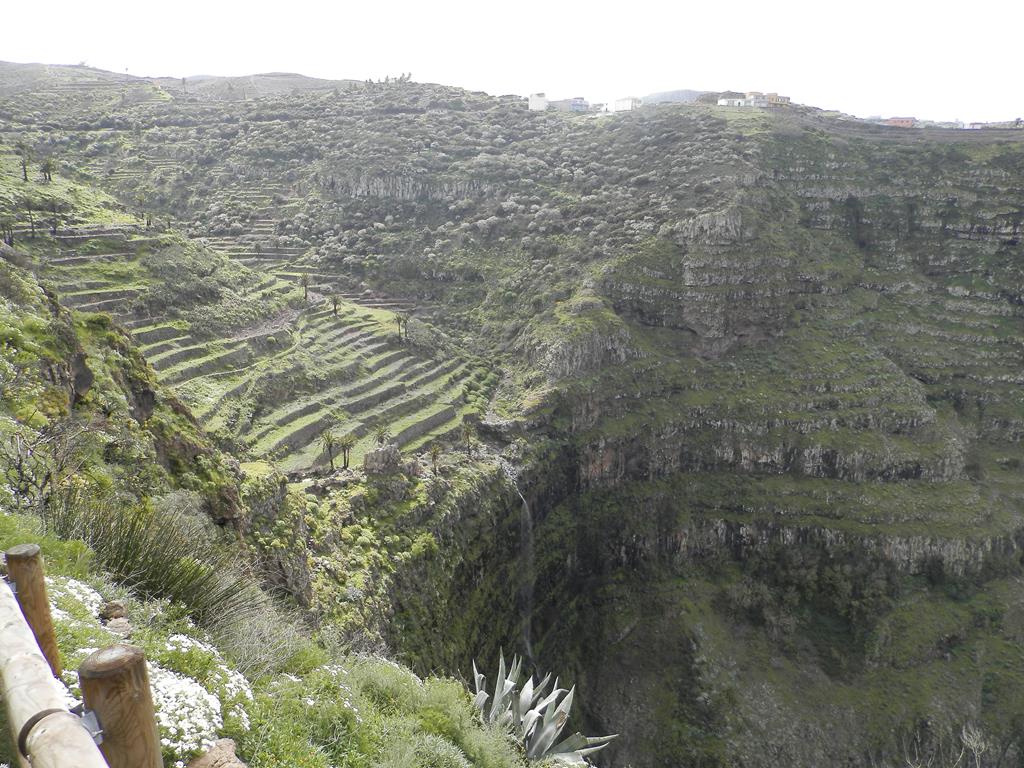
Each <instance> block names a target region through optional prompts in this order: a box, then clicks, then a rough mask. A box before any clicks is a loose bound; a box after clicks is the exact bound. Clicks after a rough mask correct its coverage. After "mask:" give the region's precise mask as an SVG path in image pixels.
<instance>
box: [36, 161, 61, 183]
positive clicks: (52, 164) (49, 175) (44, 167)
mask: <svg viewBox="0 0 1024 768" xmlns="http://www.w3.org/2000/svg"><path fill="white" fill-rule="evenodd" d="M39 170H41V171H42V172H43V181H47V182H49V181H53V172H54V171H55V170H57V162H56V161H55V160H54V159H53V158H52V157H48V158H46V159H45V160H43V162H42V163H41V164H40V165H39Z"/></svg>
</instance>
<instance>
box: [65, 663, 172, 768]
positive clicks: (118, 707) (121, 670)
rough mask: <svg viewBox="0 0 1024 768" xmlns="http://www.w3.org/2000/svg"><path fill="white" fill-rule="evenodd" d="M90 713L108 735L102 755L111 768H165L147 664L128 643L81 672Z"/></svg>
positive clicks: (80, 678) (82, 666)
mask: <svg viewBox="0 0 1024 768" xmlns="http://www.w3.org/2000/svg"><path fill="white" fill-rule="evenodd" d="M78 682H79V685H80V686H81V688H82V701H83V702H85V708H86V709H89V710H92V711H93V712H95V713H96V717H97V718H98V719H99V722H100V727H101V728H102V729H103V743H102V744H101V745H100V751H101V752H102V753H103V756H104V757H105V758H106V759H107V763H108V764H109V765H110V768H162V766H163V757H162V756H161V754H160V735H159V733H158V732H157V727H156V715H155V714H154V712H153V694H152V692H151V691H150V688H149V673H148V672H147V671H146V658H145V656H144V655H143V653H142V650H141V649H140V648H136V647H134V646H131V645H125V644H124V643H118V644H117V645H112V646H110V647H109V648H103V649H101V650H99V651H95V652H94V653H92V654H90V655H89V656H88V657H87V658H86V659H85V661H83V662H82V665H81V666H80V667H79V668H78Z"/></svg>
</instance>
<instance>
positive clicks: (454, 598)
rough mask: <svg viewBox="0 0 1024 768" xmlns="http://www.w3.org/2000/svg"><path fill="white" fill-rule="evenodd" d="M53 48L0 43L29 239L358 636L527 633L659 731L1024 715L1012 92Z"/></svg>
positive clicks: (722, 746) (711, 739)
mask: <svg viewBox="0 0 1024 768" xmlns="http://www.w3.org/2000/svg"><path fill="white" fill-rule="evenodd" d="M50 69H51V70H53V71H52V72H49V71H45V72H37V73H35V74H33V75H32V78H33V79H31V80H27V79H26V75H25V74H24V72H23V70H21V69H17V68H11V67H8V66H6V65H5V66H0V116H2V117H3V120H4V127H3V130H2V132H0V141H2V142H3V143H4V144H5V145H6V149H5V152H6V154H5V156H4V158H3V177H2V179H3V183H4V187H3V189H4V197H3V198H2V204H3V211H4V213H6V214H7V215H8V216H10V217H13V218H14V219H16V222H15V228H16V229H17V231H18V238H17V241H18V242H17V244H18V245H19V246H20V247H22V248H23V249H24V252H25V253H26V254H27V255H28V256H29V257H31V259H33V261H32V263H31V264H30V265H29V266H31V267H32V268H33V269H34V270H35V274H36V275H38V277H39V279H41V280H43V281H44V283H46V284H48V285H50V286H51V287H52V289H53V290H54V291H55V292H56V295H57V296H58V297H59V298H60V301H61V302H62V303H63V304H64V305H65V306H66V307H73V308H75V309H76V310H78V311H81V312H86V313H88V312H95V311H100V312H104V313H107V314H108V315H109V317H110V318H111V320H112V322H113V323H114V325H115V326H117V327H121V328H124V329H127V331H128V332H130V333H131V336H132V341H131V344H132V345H133V348H138V349H139V351H140V352H141V354H143V355H144V356H145V358H146V360H147V361H148V364H149V365H151V366H152V368H153V370H154V373H153V376H154V377H155V378H156V379H157V380H158V381H159V383H160V385H161V386H163V387H166V388H167V390H168V391H169V392H173V393H174V397H175V398H176V399H178V400H180V401H181V402H182V403H183V405H184V407H185V408H187V409H188V412H189V413H190V414H192V415H193V416H195V417H198V420H199V421H200V422H201V423H202V424H203V426H204V427H205V429H206V436H205V437H204V439H206V440H209V441H211V445H212V446H214V447H216V449H217V450H219V451H221V452H223V453H224V454H225V455H231V456H234V457H235V458H236V459H237V460H238V461H240V462H241V464H240V478H239V480H238V482H239V484H240V486H239V487H240V488H241V491H240V494H241V495H240V499H241V501H240V509H242V510H246V511H244V512H242V513H241V514H243V515H248V519H251V520H252V521H253V523H252V524H251V525H248V524H247V525H244V526H241V530H242V532H243V535H244V536H247V537H249V540H251V541H252V542H253V543H254V546H256V547H257V548H261V551H262V552H263V553H264V554H265V555H266V559H267V561H268V563H269V564H270V567H269V572H270V576H269V577H268V578H269V579H270V581H271V582H272V583H275V584H277V585H279V586H284V587H286V588H287V589H288V590H289V591H290V592H291V593H292V594H293V596H295V598H296V599H297V600H298V601H299V602H301V603H303V604H305V605H307V606H308V607H309V608H310V610H311V611H312V612H313V613H314V614H315V615H317V616H318V617H319V618H320V619H322V620H324V621H327V622H329V623H334V625H335V626H338V627H341V628H342V631H343V632H344V633H345V637H346V639H347V640H349V641H351V642H355V643H364V644H366V646H367V647H372V648H374V649H376V650H379V649H382V648H389V649H392V650H394V651H395V652H396V653H397V654H398V655H399V656H400V658H402V659H403V660H404V661H405V662H406V663H408V664H410V665H412V666H413V668H414V669H416V670H419V671H429V670H434V669H444V670H449V671H455V670H458V669H462V670H465V669H466V668H467V667H468V665H469V661H470V659H471V658H473V657H477V658H480V657H484V658H491V657H493V656H496V655H497V651H498V648H499V647H504V648H505V649H506V650H507V649H509V648H510V647H511V646H513V645H517V646H518V649H519V650H522V651H523V652H527V653H532V654H533V655H534V658H535V659H537V660H539V661H541V662H542V666H543V667H545V668H550V669H556V670H560V671H562V672H563V673H564V674H566V675H568V676H570V677H571V678H572V679H573V680H574V681H575V682H576V683H577V684H578V686H579V691H580V699H581V701H582V708H583V715H584V717H585V720H586V723H587V725H588V728H589V729H590V730H592V731H594V732H602V733H610V732H621V733H622V734H623V736H622V737H621V738H620V740H619V741H618V742H616V743H615V744H614V745H613V747H612V748H611V749H610V750H609V752H610V754H611V758H610V759H613V760H616V761H619V762H621V761H626V762H629V763H631V764H634V765H638V766H639V765H649V766H656V765H673V764H678V762H680V761H681V762H684V763H686V764H698V763H699V764H720V765H727V764H745V765H786V766H795V765H807V766H812V765H820V764H823V763H824V762H826V761H832V762H842V761H845V762H846V763H849V764H851V765H867V764H871V763H872V761H875V762H877V763H884V762H886V761H889V762H892V761H899V760H902V757H903V755H902V754H901V749H902V747H903V746H905V745H906V744H907V743H911V742H916V743H917V744H918V745H919V747H920V749H921V750H923V751H931V752H932V753H938V752H941V751H943V750H946V749H949V748H951V745H956V744H957V743H958V742H957V739H958V738H959V734H960V733H961V729H962V727H963V725H964V724H971V725H972V726H977V727H979V728H981V729H982V730H983V731H984V733H985V734H986V738H988V739H989V740H990V742H991V743H993V744H998V745H999V747H998V749H999V750H1000V751H1004V752H1005V754H1007V755H1017V754H1020V752H1021V750H1022V749H1024V747H1022V746H1021V744H1020V743H1019V738H1020V734H1019V731H1018V729H1017V726H1016V725H1015V723H1016V722H1017V718H1018V717H1019V716H1020V715H1024V701H1022V700H1021V699H1020V696H1019V693H1018V691H1019V690H1020V688H1019V686H1018V685H1017V684H1016V682H1015V681H1017V680H1019V679H1020V678H1021V676H1022V675H1024V659H1022V657H1021V655H1020V653H1019V651H1018V648H1019V634H1020V629H1019V623H1020V622H1019V616H1018V615H1017V614H1018V613H1019V611H1018V609H1017V605H1018V603H1019V601H1020V597H1021V595H1020V584H1019V583H1018V576H1019V574H1020V573H1021V543H1022V542H1024V538H1022V534H1024V521H1022V515H1021V510H1022V507H1021V501H1022V499H1024V480H1022V477H1021V474H1020V440H1021V437H1022V435H1024V398H1022V396H1021V392H1022V389H1021V386H1020V385H1021V384H1022V381H1021V374H1020V371H1021V363H1022V358H1024V322H1022V320H1024V318H1022V310H1021V307H1022V306H1024V293H1022V291H1024V273H1022V270H1021V266H1020V265H1021V263H1022V260H1021V256H1022V253H1021V250H1022V246H1021V226H1022V222H1024V208H1022V204H1021V200H1024V136H1022V134H1021V132H1019V131H1017V132H1015V131H1009V130H1007V131H998V130H994V131H986V132H980V131H976V132H971V131H949V130H942V129H901V128H893V127H887V126H880V125H872V124H866V123H862V122H859V121H853V120H846V119H843V118H842V117H841V116H836V115H831V114H827V113H822V112H820V111H817V110H812V109H806V108H790V109H779V110H755V109H751V110H743V111H739V110H723V109H718V108H716V107H714V106H710V105H702V104H673V105H662V106H649V107H644V108H641V109H639V110H635V111H632V112H628V113H622V114H615V115H579V116H577V115H569V114H561V113H547V112H544V113H531V112H529V110H528V109H527V108H526V105H525V103H524V102H522V101H521V100H519V99H517V98H515V97H502V98H494V97H490V96H488V95H486V94H480V93H470V92H466V91H462V90H460V89H456V88H450V87H446V86H440V85H429V84H419V83H413V82H407V81H405V80H399V81H395V82H390V81H389V82H387V83H351V82H348V81H344V84H343V85H341V84H339V85H331V86H327V85H326V84H325V85H324V86H323V87H320V86H316V87H313V84H312V83H310V84H309V85H310V87H298V86H296V87H285V86H284V85H283V83H285V82H288V81H289V80H290V79H291V78H292V76H259V77H257V78H256V80H255V81H250V80H248V79H246V78H242V79H221V80H217V81H215V82H216V85H214V84H211V85H210V87H209V88H208V90H207V91H205V92H203V93H207V94H209V96H208V97H207V96H204V95H202V93H201V92H200V91H201V89H203V88H204V87H205V86H204V85H203V84H202V83H197V84H196V89H197V91H196V93H195V94H192V93H188V94H186V93H185V92H184V90H177V89H180V87H181V85H180V82H179V83H177V84H175V83H173V82H160V81H148V80H142V79H139V80H135V79H131V80H127V81H123V82H121V83H119V84H118V85H116V86H111V85H104V83H106V82H107V81H108V80H109V79H110V78H108V77H106V76H103V75H96V77H95V78H94V79H93V80H90V79H89V78H88V77H85V74H87V72H86V71H77V68H50ZM72 70H74V71H72ZM25 82H28V83H29V84H28V85H19V83H25ZM204 82H205V81H204ZM243 82H256V83H258V84H259V83H262V85H260V87H258V88H254V90H253V91H252V92H242V89H241V87H240V84H241V83H243ZM67 83H71V84H70V85H67ZM228 84H233V86H232V88H231V89H230V90H229V89H228V87H227V85H228ZM278 86H280V87H278ZM190 88H191V85H190V84H188V83H186V89H190ZM261 88H262V90H261ZM55 89H60V90H61V93H62V94H63V98H62V99H61V100H60V101H59V102H58V101H56V100H55V99H54V98H53V94H54V93H55V92H56V90H55ZM18 141H21V142H27V143H28V144H29V145H31V146H32V147H33V149H34V152H35V156H36V157H37V158H43V157H46V156H53V157H55V158H56V159H57V167H58V173H57V180H56V181H54V182H51V183H49V184H46V183H44V182H41V181H39V180H38V172H37V170H36V166H37V165H38V163H37V162H36V161H33V162H34V165H33V174H34V176H33V180H32V181H31V182H29V183H28V184H27V185H26V183H24V182H22V181H19V179H20V175H19V174H20V167H19V164H18V159H17V157H16V155H15V153H14V151H13V150H14V147H15V144H16V142H18ZM29 187H31V190H32V192H31V194H29V195H28V196H29V197H31V196H32V195H36V196H39V198H40V199H41V200H42V199H44V198H45V200H44V204H43V205H41V206H39V207H38V210H40V211H43V213H40V218H41V219H42V220H46V218H47V215H48V214H46V213H45V211H46V209H47V207H48V206H47V204H45V201H51V202H52V200H54V199H56V200H57V202H58V209H60V208H61V206H66V207H67V208H68V210H69V211H70V210H73V211H75V213H74V215H68V216H66V217H65V218H63V219H62V220H61V222H60V225H59V227H58V232H57V234H56V235H43V236H41V237H40V238H39V239H37V240H35V241H31V242H26V240H25V229H26V226H27V213H26V210H27V209H26V206H25V199H26V194H28V193H27V189H28V188H29ZM72 187H75V188H77V189H78V190H79V192H78V193H75V194H73V190H72ZM83 190H88V193H87V194H86V192H84V191H83ZM76 195H77V196H76ZM101 199H102V203H101V202H98V201H100V200H101ZM90 201H91V202H90ZM97 206H98V208H97ZM99 209H102V210H99ZM88 211H91V212H92V213H91V214H89V215H86V212H88ZM54 215H56V214H54ZM147 222H148V223H147ZM90 227H92V229H90ZM101 316H102V315H101ZM83 317H89V315H83ZM406 321H407V322H406ZM401 329H405V330H404V331H402V330H401ZM400 334H401V337H400ZM379 428H385V429H386V430H387V431H389V432H390V433H391V434H390V437H391V438H392V439H393V440H394V441H395V442H396V443H397V445H398V447H399V448H400V449H401V450H402V456H401V457H400V459H399V462H400V463H398V464H392V465H391V466H390V470H391V471H390V472H385V473H384V474H382V475H375V474H374V473H373V472H371V473H369V474H366V473H363V472H361V471H352V469H353V468H355V467H358V466H359V465H360V464H361V462H360V461H359V460H360V459H362V458H363V457H365V456H371V455H372V456H375V455H376V453H375V451H376V446H377V442H378V441H377V439H376V436H375V434H374V433H375V432H376V431H377V430H378V429H379ZM325 430H326V431H328V432H331V431H333V432H334V433H335V434H336V437H338V438H339V439H340V438H342V437H344V436H346V435H349V434H351V435H353V437H354V438H355V439H356V440H357V442H356V444H355V446H354V447H353V449H352V451H353V455H352V458H353V459H354V460H353V461H352V464H353V467H352V468H349V469H348V470H340V469H339V470H337V471H334V472H332V471H331V469H330V466H329V464H330V460H331V456H330V455H329V452H328V451H327V450H326V449H325V448H324V445H323V444H322V443H321V442H319V439H320V437H321V435H322V434H323V433H324V431H325ZM435 460H436V461H437V462H439V463H440V464H441V465H442V469H441V470H440V471H439V470H438V468H437V466H436V465H433V466H432V464H433V462H434V461H435ZM339 463H340V462H339ZM282 473H289V474H288V475H287V477H288V478H290V479H291V481H292V484H291V485H290V486H287V485H286V486H282V485H280V481H281V480H282V479H284V476H283V474H282ZM510 478H511V480H510ZM513 485H514V487H513ZM247 489H248V490H247ZM517 490H518V491H521V492H522V496H523V497H524V498H523V499H520V497H519V495H518V494H517ZM300 509H301V510H302V511H298V510H300ZM219 519H220V522H222V523H225V524H227V522H226V519H225V517H224V516H223V515H222V516H221V517H220V518H219ZM824 733H828V734H830V735H829V736H828V737H827V738H826V737H824V736H822V734H824Z"/></svg>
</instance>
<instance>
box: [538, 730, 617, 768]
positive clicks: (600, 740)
mask: <svg viewBox="0 0 1024 768" xmlns="http://www.w3.org/2000/svg"><path fill="white" fill-rule="evenodd" d="M617 737H618V734H617V733H613V734H612V735H611V736H584V735H583V734H582V733H580V732H579V731H577V732H576V733H574V734H573V735H572V736H570V737H569V738H567V739H563V740H562V741H560V742H558V743H557V744H555V746H553V747H552V748H551V749H549V750H548V751H547V752H546V753H545V754H544V758H545V759H553V760H555V761H557V762H561V763H569V764H579V763H586V762H587V761H586V756H587V755H592V754H594V753H595V752H600V751H601V750H602V749H604V748H605V747H607V746H608V744H609V743H610V742H611V740H612V739H615V738H617Z"/></svg>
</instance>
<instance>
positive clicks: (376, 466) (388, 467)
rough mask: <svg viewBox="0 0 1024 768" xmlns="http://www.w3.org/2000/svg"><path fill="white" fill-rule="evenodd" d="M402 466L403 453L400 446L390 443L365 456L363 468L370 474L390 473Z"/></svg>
mask: <svg viewBox="0 0 1024 768" xmlns="http://www.w3.org/2000/svg"><path fill="white" fill-rule="evenodd" d="M401 467H402V454H401V452H400V451H399V450H398V446H397V445H395V444H394V443H388V444H387V445H385V446H382V447H380V448H378V449H376V450H374V451H370V452H369V453H367V454H366V455H365V456H364V457H363V469H364V470H365V471H366V474H368V475H390V474H391V473H393V472H397V471H398V470H399V469H401Z"/></svg>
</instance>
